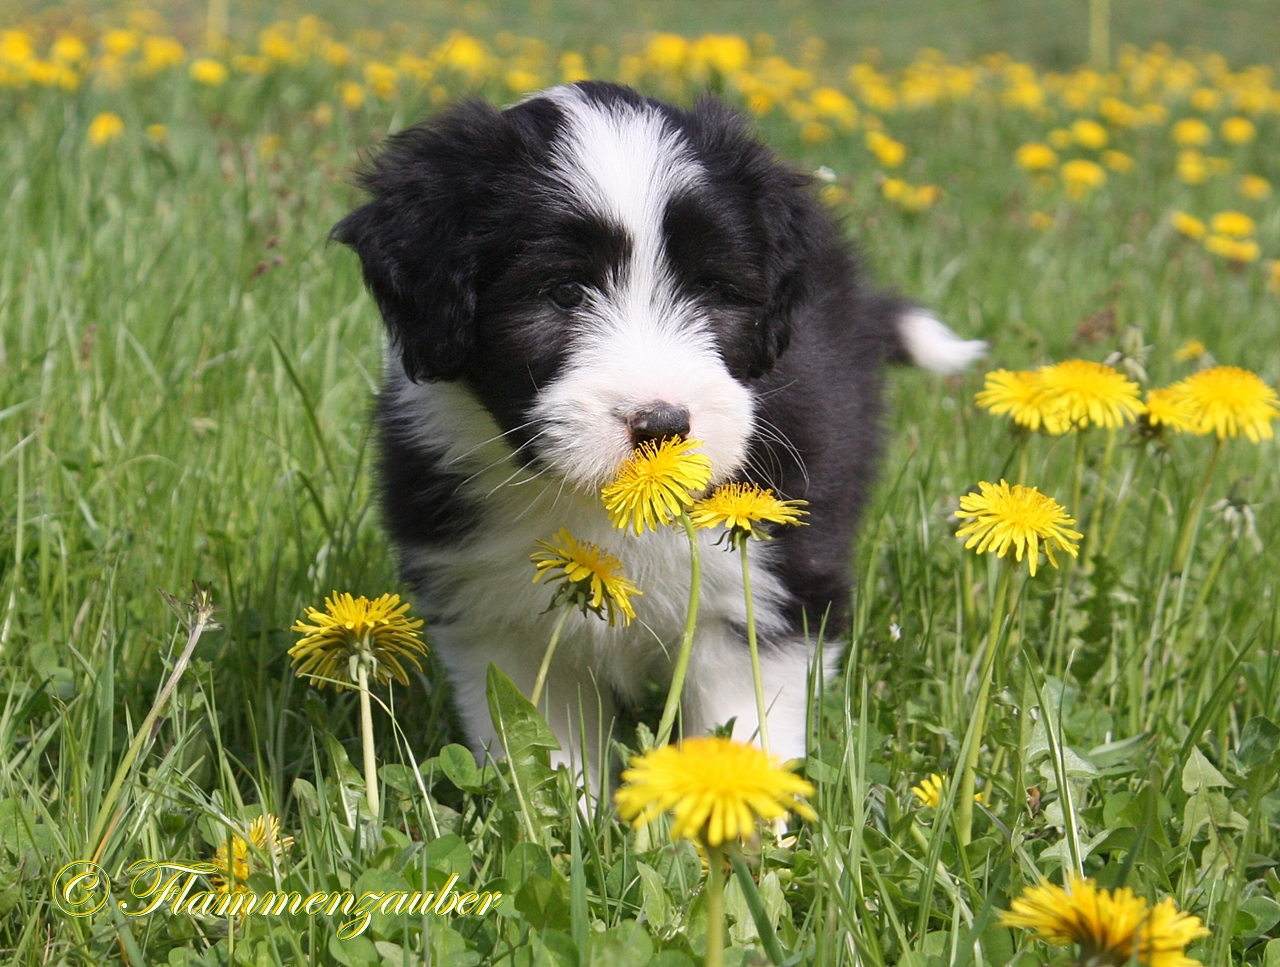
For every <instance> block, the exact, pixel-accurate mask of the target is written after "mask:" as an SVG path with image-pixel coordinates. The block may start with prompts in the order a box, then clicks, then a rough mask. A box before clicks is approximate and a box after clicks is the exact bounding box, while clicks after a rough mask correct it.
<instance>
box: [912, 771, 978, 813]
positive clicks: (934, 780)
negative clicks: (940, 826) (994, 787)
mask: <svg viewBox="0 0 1280 967" xmlns="http://www.w3.org/2000/svg"><path fill="white" fill-rule="evenodd" d="M944 788H946V780H945V779H943V778H942V776H940V775H938V774H937V773H936V772H934V773H930V774H929V775H928V776H926V777H925V778H923V779H921V780H920V785H918V786H912V787H911V791H912V792H913V793H914V794H915V797H916V799H917V800H919V802H920V805H921V806H924V807H926V808H928V809H937V808H938V803H940V802H942V790H943V789H944ZM982 800H983V794H982V793H980V792H975V793H974V794H973V801H974V802H982Z"/></svg>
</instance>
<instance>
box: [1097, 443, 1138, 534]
mask: <svg viewBox="0 0 1280 967" xmlns="http://www.w3.org/2000/svg"><path fill="white" fill-rule="evenodd" d="M1146 458H1147V445H1146V443H1145V442H1144V443H1140V444H1139V446H1138V453H1137V456H1135V457H1134V458H1133V463H1131V464H1129V472H1128V473H1127V474H1126V475H1125V478H1124V483H1123V484H1121V486H1120V496H1119V497H1118V498H1116V509H1115V510H1114V511H1113V512H1112V516H1111V527H1110V529H1108V530H1107V539H1106V540H1105V541H1103V542H1102V556H1103V557H1106V556H1107V555H1108V554H1110V553H1111V546H1112V545H1113V544H1115V542H1116V536H1117V535H1118V534H1119V533H1120V523H1121V521H1123V520H1124V512H1125V511H1126V510H1128V508H1129V499H1130V498H1131V497H1132V496H1133V492H1134V490H1135V489H1136V488H1135V486H1134V482H1135V481H1136V480H1137V479H1138V475H1139V474H1140V473H1141V472H1142V464H1143V463H1144V462H1145V461H1146Z"/></svg>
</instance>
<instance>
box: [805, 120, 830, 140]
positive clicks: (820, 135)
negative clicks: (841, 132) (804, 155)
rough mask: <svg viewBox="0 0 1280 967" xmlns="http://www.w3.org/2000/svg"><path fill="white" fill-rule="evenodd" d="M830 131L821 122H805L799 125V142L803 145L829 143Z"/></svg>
mask: <svg viewBox="0 0 1280 967" xmlns="http://www.w3.org/2000/svg"><path fill="white" fill-rule="evenodd" d="M832 133H833V132H832V130H831V128H830V126H828V125H826V124H823V123H822V122H821V121H805V122H804V124H802V125H800V140H801V141H803V142H804V143H805V144H821V143H822V142H823V141H830V140H831V135H832Z"/></svg>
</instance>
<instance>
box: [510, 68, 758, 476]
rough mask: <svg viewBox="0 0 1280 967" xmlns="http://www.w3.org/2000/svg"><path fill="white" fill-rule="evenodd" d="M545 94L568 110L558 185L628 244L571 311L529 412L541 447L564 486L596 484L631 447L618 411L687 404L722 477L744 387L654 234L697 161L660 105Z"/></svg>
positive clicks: (744, 416) (746, 405)
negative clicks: (570, 335)
mask: <svg viewBox="0 0 1280 967" xmlns="http://www.w3.org/2000/svg"><path fill="white" fill-rule="evenodd" d="M550 95H551V96H552V98H553V99H554V100H556V102H557V103H558V104H559V105H560V106H561V108H562V109H563V110H564V111H565V116H566V128H565V132H564V135H563V138H562V140H561V141H560V142H559V143H558V145H557V148H556V152H555V156H554V163H555V165H556V168H557V171H558V172H559V174H560V177H561V180H562V182H563V185H564V187H565V190H566V192H567V193H568V195H569V197H570V198H572V199H573V200H574V202H576V203H577V204H579V205H581V206H583V207H585V208H586V209H588V210H589V211H591V212H592V213H594V214H597V215H600V216H603V217H605V218H608V219H609V220H610V221H612V222H613V223H614V224H616V225H618V226H619V227H620V228H622V229H623V230H624V231H625V232H626V233H627V235H628V237H629V238H630V240H631V243H632V249H631V257H630V259H629V260H628V262H627V263H626V265H625V266H624V268H623V270H622V271H621V272H619V273H618V275H617V276H616V277H615V278H613V279H612V280H610V282H609V283H608V284H607V285H606V287H605V289H604V291H600V292H597V291H592V292H589V293H588V295H587V300H586V302H585V303H584V305H583V306H581V307H580V308H579V309H577V310H576V316H577V321H578V325H579V327H580V329H579V333H580V334H579V336H578V337H577V339H576V340H575V343H574V346H573V348H572V350H571V351H570V354H569V358H568V359H567V361H566V364H565V366H564V367H563V370H562V372H561V374H560V375H559V376H558V377H557V378H556V380H555V381H554V382H552V383H551V384H549V385H547V386H545V387H543V388H542V390H541V391H540V392H539V394H538V403H537V406H536V407H535V409H534V411H533V414H532V415H533V416H534V417H535V419H537V420H538V421H539V428H540V429H541V430H542V431H543V433H544V435H545V437H544V439H543V440H542V441H541V442H540V445H539V450H540V452H542V453H543V454H546V455H548V457H549V458H550V459H551V460H553V461H554V463H555V467H556V471H557V472H558V473H560V474H561V475H563V477H564V478H565V479H566V480H567V481H568V482H569V484H570V486H573V487H575V488H577V489H580V490H582V491H583V492H591V491H595V490H598V489H599V488H600V487H601V486H602V485H603V484H605V483H607V482H608V481H609V480H610V479H611V478H612V477H613V475H614V474H615V473H616V471H617V469H618V466H619V465H620V464H621V463H622V461H623V460H625V459H626V458H627V456H628V455H629V454H630V453H631V438H630V436H629V434H628V431H627V417H628V416H630V415H633V414H635V413H638V412H639V411H641V410H642V409H644V408H645V407H647V406H649V405H651V404H653V403H667V404H669V405H672V406H682V407H685V408H686V409H687V410H688V411H689V436H690V438H691V439H695V440H699V441H701V442H702V450H701V452H702V453H703V454H705V455H706V456H707V458H708V459H710V461H711V465H712V467H713V468H714V471H715V474H716V478H715V479H716V481H717V482H718V481H720V480H726V479H728V478H730V477H731V476H732V475H733V474H734V473H735V472H736V471H737V470H738V469H739V468H740V467H741V466H742V464H743V462H744V461H745V460H746V456H747V442H748V440H749V439H750V435H751V430H752V426H753V414H752V410H753V403H752V398H751V394H750V392H749V391H748V390H747V389H746V387H744V386H743V385H742V384H741V383H739V382H738V381H737V380H735V379H734V378H733V376H732V375H730V373H729V371H728V369H726V368H725V365H724V361H723V359H721V357H720V355H719V353H718V352H717V351H716V346H715V344H714V342H713V340H712V338H711V335H710V333H709V331H708V326H707V324H706V320H705V319H703V318H702V317H701V315H700V313H701V311H702V310H700V309H699V308H698V306H697V305H696V304H695V303H693V302H691V301H689V300H686V299H681V298H679V297H678V295H677V292H676V286H675V282H674V280H673V279H672V278H671V276H670V272H669V270H668V267H667V263H666V259H665V256H664V254H663V243H662V217H663V213H664V212H665V210H666V207H667V202H668V201H669V200H670V199H671V197H672V196H673V195H674V194H676V193H678V192H679V191H682V190H685V189H688V188H691V187H694V186H696V185H697V184H698V182H699V181H700V180H701V179H702V177H703V172H702V170H701V168H700V167H699V166H698V165H697V164H696V163H695V162H694V161H693V160H692V159H691V158H690V157H689V155H688V151H687V149H686V148H685V146H684V145H683V144H682V143H681V142H680V140H679V138H678V137H677V136H676V135H675V134H674V133H673V132H672V131H670V130H668V128H667V127H666V125H665V123H664V121H663V119H662V116H661V115H660V114H658V113H656V112H654V111H652V110H645V109H631V108H619V107H617V106H615V107H613V108H611V109H607V110H606V109H603V108H601V107H599V106H598V105H594V104H591V103H590V102H589V101H587V100H585V98H584V96H583V94H582V92H581V91H579V90H578V89H577V88H556V89H555V90H554V91H551V92H550Z"/></svg>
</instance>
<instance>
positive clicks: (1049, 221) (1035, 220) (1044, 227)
mask: <svg viewBox="0 0 1280 967" xmlns="http://www.w3.org/2000/svg"><path fill="white" fill-rule="evenodd" d="M1027 224H1028V225H1030V226H1031V227H1032V228H1034V229H1035V230H1036V231H1038V232H1047V231H1048V230H1049V229H1051V228H1053V224H1054V218H1053V216H1052V215H1050V214H1049V213H1048V212H1032V213H1031V214H1030V215H1028V216H1027Z"/></svg>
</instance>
